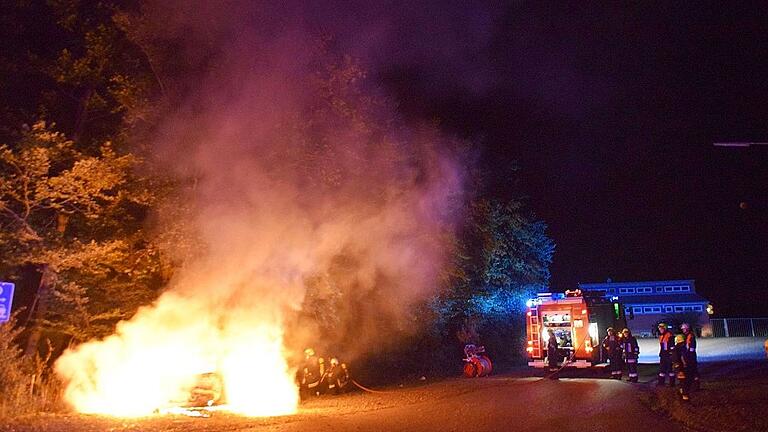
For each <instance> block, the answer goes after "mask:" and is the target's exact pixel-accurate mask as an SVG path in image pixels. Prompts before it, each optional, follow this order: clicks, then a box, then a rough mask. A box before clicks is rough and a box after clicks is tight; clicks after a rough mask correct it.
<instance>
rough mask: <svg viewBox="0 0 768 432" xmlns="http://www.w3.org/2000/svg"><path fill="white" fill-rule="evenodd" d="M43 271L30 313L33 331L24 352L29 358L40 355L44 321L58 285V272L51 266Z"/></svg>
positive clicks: (46, 266) (45, 267)
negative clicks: (54, 289)
mask: <svg viewBox="0 0 768 432" xmlns="http://www.w3.org/2000/svg"><path fill="white" fill-rule="evenodd" d="M41 270H42V275H41V276H40V284H39V285H38V286H37V295H36V300H35V304H34V305H33V306H32V310H31V311H30V319H31V320H32V329H31V331H30V333H29V339H28V340H27V349H26V350H25V351H24V355H25V356H27V357H34V356H35V354H37V353H38V345H39V343H40V338H41V337H42V335H43V319H45V316H46V315H47V314H48V303H49V301H50V298H51V293H52V291H53V287H54V285H55V284H56V272H54V271H53V270H52V269H51V267H50V266H49V265H47V264H45V265H43V266H42V268H41Z"/></svg>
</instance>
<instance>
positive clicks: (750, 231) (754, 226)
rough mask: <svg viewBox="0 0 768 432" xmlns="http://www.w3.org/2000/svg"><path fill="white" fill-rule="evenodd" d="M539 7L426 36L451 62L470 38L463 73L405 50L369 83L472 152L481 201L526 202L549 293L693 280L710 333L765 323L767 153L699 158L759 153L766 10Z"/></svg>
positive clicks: (767, 134)
mask: <svg viewBox="0 0 768 432" xmlns="http://www.w3.org/2000/svg"><path fill="white" fill-rule="evenodd" d="M538 3H539V2H528V3H527V4H512V5H509V6H507V7H505V8H503V9H496V8H494V9H492V10H490V12H488V9H482V10H480V11H479V12H478V14H480V16H481V17H482V19H481V20H480V22H479V24H478V23H476V22H475V23H473V22H472V20H471V17H470V18H467V17H466V16H464V17H463V18H462V19H461V20H456V22H455V24H456V26H455V27H452V24H446V25H441V26H440V27H438V31H436V32H435V36H432V37H434V38H436V39H437V38H440V37H441V33H440V31H443V32H444V34H450V35H451V37H453V38H456V39H455V40H457V41H459V42H457V43H458V44H459V45H460V44H461V37H457V36H456V35H457V34H459V35H460V34H461V32H462V31H463V29H462V27H461V26H462V25H464V26H467V25H469V26H470V27H472V26H473V25H476V27H472V28H470V29H468V34H469V36H471V37H472V38H473V39H472V40H471V44H470V45H469V46H468V47H467V46H464V47H462V46H457V50H458V51H459V52H461V49H462V48H463V49H464V58H463V59H462V61H459V62H458V63H451V62H450V61H442V60H441V61H433V62H430V61H424V60H420V61H415V60H413V59H414V58H417V57H418V58H420V59H425V58H430V57H429V53H427V52H424V51H426V48H425V49H419V48H413V47H410V46H408V47H405V48H403V50H404V51H405V52H408V53H410V57H409V56H408V55H404V56H403V58H404V59H405V60H402V61H401V62H400V63H397V64H390V65H388V66H387V67H385V68H382V72H381V74H382V77H384V79H385V80H386V82H387V83H388V85H389V87H390V88H392V89H394V90H395V92H396V94H398V95H399V103H400V104H401V106H402V107H403V109H404V110H405V111H406V112H407V113H408V114H409V115H416V116H420V117H422V118H424V119H429V120H433V121H434V120H437V121H439V122H440V124H441V125H443V126H444V127H445V128H448V129H450V130H451V131H452V132H454V133H456V134H459V135H461V136H464V137H469V138H471V139H474V140H476V142H478V143H480V145H481V147H482V158H481V160H482V162H481V167H482V169H484V170H487V172H488V173H490V174H489V176H490V178H491V182H492V185H493V187H492V190H493V191H494V193H496V194H498V195H500V196H508V197H513V196H519V195H526V196H527V197H528V202H529V203H530V205H531V206H532V208H533V209H534V211H535V212H536V214H537V216H539V217H540V218H542V219H544V220H545V221H546V222H547V223H548V225H549V233H550V235H551V237H552V238H553V239H554V240H555V241H556V243H557V251H556V254H555V259H554V264H553V266H552V288H553V289H555V290H562V289H570V288H574V287H575V286H576V284H577V283H579V282H602V281H605V280H606V279H607V278H611V279H612V280H613V281H617V282H619V281H633V280H659V279H661V280H664V279H677V278H681V279H695V280H696V283H697V289H698V291H699V292H700V293H701V294H703V295H704V296H705V297H707V298H708V299H710V300H711V301H712V303H713V304H714V306H715V310H716V312H717V315H718V316H728V317H737V316H766V315H768V300H766V299H765V296H766V294H768V265H767V262H768V259H767V258H768V146H757V147H750V148H720V147H714V146H713V143H714V142H719V141H762V142H768V128H766V125H767V123H766V120H768V38H766V32H767V31H768V6H767V5H766V4H765V3H762V5H759V4H758V3H755V5H753V6H749V5H748V4H747V3H738V5H737V4H736V3H733V4H732V3H731V2H728V3H727V4H725V3H722V4H721V3H716V2H712V3H710V2H701V3H697V4H696V7H693V6H691V5H687V4H672V3H671V2H661V3H660V4H658V5H651V4H650V3H648V2H640V3H630V4H623V5H621V6H620V5H618V4H617V5H615V6H607V7H604V8H601V9H581V8H579V9H576V8H562V7H560V8H554V7H552V8H548V7H546V6H541V5H539V4H538ZM448 22H451V21H450V20H448ZM477 28H480V29H481V30H477ZM430 30H434V29H430ZM465 30H467V29H466V28H465ZM478 34H480V35H481V36H483V37H481V38H479V39H478V38H477V35H478ZM425 38H429V37H428V36H425ZM478 40H479V42H478ZM423 46H426V47H428V48H429V49H432V48H433V47H434V43H433V44H430V43H426V44H425V45H423ZM468 48H469V49H468ZM467 56H469V58H467ZM408 59H411V61H409V60H408ZM515 164H516V165H517V166H519V167H520V170H519V171H518V172H517V173H513V174H510V172H511V171H510V167H511V166H513V165H515ZM742 203H743V204H742Z"/></svg>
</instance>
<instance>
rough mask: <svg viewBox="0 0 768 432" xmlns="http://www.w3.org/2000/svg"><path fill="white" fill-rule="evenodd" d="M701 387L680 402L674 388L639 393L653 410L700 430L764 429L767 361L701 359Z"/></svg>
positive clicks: (767, 421)
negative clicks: (712, 361) (712, 360)
mask: <svg viewBox="0 0 768 432" xmlns="http://www.w3.org/2000/svg"><path fill="white" fill-rule="evenodd" d="M700 370H701V375H702V385H701V390H700V391H697V392H694V393H693V394H692V395H691V401H690V402H682V401H681V400H680V398H679V397H678V395H677V392H676V389H671V388H667V387H661V388H651V389H649V391H648V392H646V393H645V394H643V395H641V398H642V399H643V400H644V402H645V403H646V404H647V405H648V406H649V407H650V408H651V409H652V410H654V411H657V412H661V413H664V414H666V415H667V416H669V417H671V418H672V419H673V420H675V421H677V422H679V423H681V424H682V425H684V426H685V427H687V428H690V429H692V430H695V431H701V432H720V431H728V432H733V431H768V413H766V409H767V408H768V362H766V361H751V362H718V363H703V364H702V367H701V368H700Z"/></svg>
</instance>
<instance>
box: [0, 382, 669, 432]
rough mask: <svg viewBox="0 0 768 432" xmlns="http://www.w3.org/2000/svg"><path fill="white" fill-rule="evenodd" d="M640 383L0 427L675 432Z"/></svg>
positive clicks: (446, 385)
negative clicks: (245, 413) (647, 402)
mask: <svg viewBox="0 0 768 432" xmlns="http://www.w3.org/2000/svg"><path fill="white" fill-rule="evenodd" d="M645 391H649V386H648V385H643V384H630V383H627V382H617V381H612V380H608V379H595V378H569V379H561V380H557V381H553V380H543V379H538V378H524V377H515V376H513V375H502V376H495V377H488V378H479V379H449V380H444V381H438V382H434V383H424V384H422V385H417V386H415V387H410V388H408V387H406V388H402V389H397V388H396V389H393V390H390V391H388V392H385V393H353V394H347V395H343V396H337V397H322V398H317V399H314V400H310V401H309V402H308V403H306V404H303V405H302V407H301V410H300V412H299V413H298V414H297V415H294V416H286V417H276V418H269V419H248V418H242V417H236V416H231V415H227V414H224V413H215V414H214V415H213V417H211V418H189V417H183V416H161V417H154V418H149V419H133V420H118V419H110V418H104V417H95V416H80V415H69V416H45V417H38V418H28V419H24V420H21V421H17V422H15V423H13V424H6V425H0V430H3V431H24V432H27V431H42V432H48V431H89V432H90V431H106V430H109V431H185V432H192V431H204V430H205V431H248V432H257V431H317V430H330V431H333V432H344V431H467V430H471V431H515V432H524V431H537V432H541V431H558V432H565V431H579V432H600V431H606V432H608V431H610V432H616V431H622V432H632V431H642V432H648V429H649V425H653V426H652V427H653V432H666V431H679V430H682V429H681V427H680V426H679V425H678V424H676V423H674V422H673V421H672V420H669V419H667V418H664V417H662V416H661V415H659V414H657V413H654V412H651V411H650V410H649V409H648V408H647V407H646V406H644V405H643V404H642V403H641V402H640V398H639V397H638V396H639V394H640V393H641V392H645Z"/></svg>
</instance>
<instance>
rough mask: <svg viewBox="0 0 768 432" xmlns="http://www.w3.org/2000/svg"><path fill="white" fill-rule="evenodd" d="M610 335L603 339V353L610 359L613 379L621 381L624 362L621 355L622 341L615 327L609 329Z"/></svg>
mask: <svg viewBox="0 0 768 432" xmlns="http://www.w3.org/2000/svg"><path fill="white" fill-rule="evenodd" d="M607 333H608V335H607V336H606V337H605V339H603V352H605V356H606V357H607V358H608V364H609V365H610V370H611V379H617V380H620V379H621V370H622V369H623V365H622V363H623V361H622V354H621V339H620V338H619V336H617V335H616V331H615V330H613V327H608V330H607Z"/></svg>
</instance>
